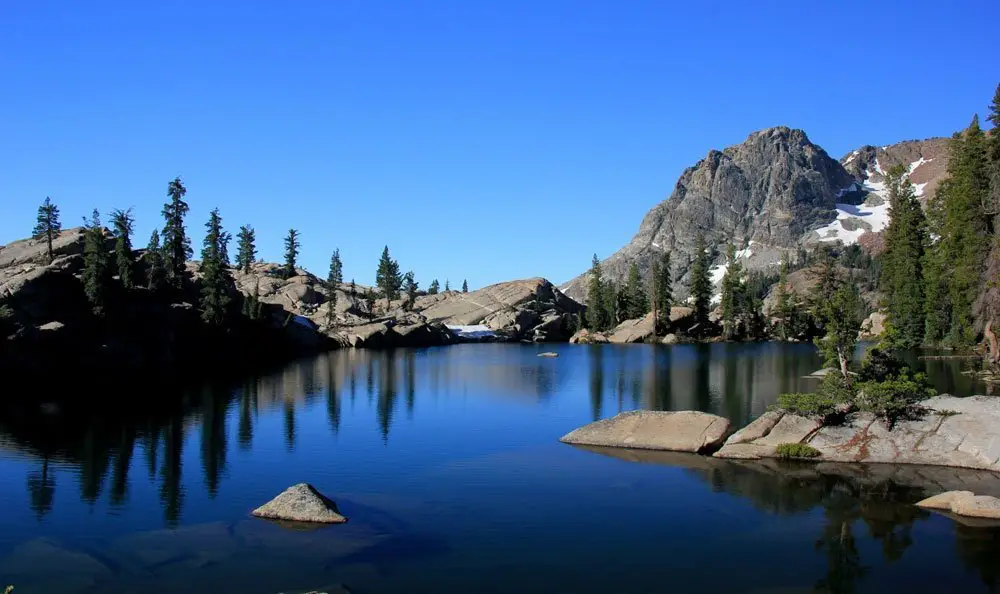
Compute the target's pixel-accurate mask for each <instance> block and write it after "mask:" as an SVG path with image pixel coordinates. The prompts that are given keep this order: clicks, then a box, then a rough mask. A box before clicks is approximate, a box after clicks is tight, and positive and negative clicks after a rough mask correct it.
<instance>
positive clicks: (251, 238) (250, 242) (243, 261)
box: [236, 225, 257, 274]
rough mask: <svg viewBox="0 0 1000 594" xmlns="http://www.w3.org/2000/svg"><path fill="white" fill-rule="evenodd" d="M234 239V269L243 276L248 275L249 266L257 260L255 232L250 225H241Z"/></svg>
mask: <svg viewBox="0 0 1000 594" xmlns="http://www.w3.org/2000/svg"><path fill="white" fill-rule="evenodd" d="M236 238H237V246H236V268H237V269H238V270H239V271H240V272H242V273H243V274H249V273H250V266H251V265H252V264H253V263H254V260H255V259H256V258H257V243H256V242H257V232H256V231H254V228H253V227H251V226H250V225H243V226H242V227H240V232H239V234H238V235H237V236H236Z"/></svg>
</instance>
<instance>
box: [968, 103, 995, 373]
mask: <svg viewBox="0 0 1000 594" xmlns="http://www.w3.org/2000/svg"><path fill="white" fill-rule="evenodd" d="M986 119H988V120H989V121H990V123H992V124H993V128H992V129H991V130H990V132H989V133H988V134H987V136H986V161H987V166H988V170H989V178H990V179H989V197H988V198H987V205H986V214H987V217H988V218H987V220H986V221H987V224H988V227H989V228H988V231H987V233H988V235H989V239H988V241H989V254H988V256H987V258H986V263H985V265H984V266H983V273H982V280H981V282H980V285H981V288H980V291H979V298H978V299H977V300H976V302H975V304H974V309H973V314H974V315H975V317H976V319H977V321H978V324H977V326H979V327H982V328H983V333H984V335H985V338H986V339H987V345H988V351H987V352H986V355H987V363H988V364H990V365H991V366H993V367H994V368H996V367H1000V344H998V341H997V338H996V336H997V333H996V332H997V331H996V326H997V323H998V321H1000V85H997V89H996V92H995V94H994V95H993V101H992V103H991V104H990V115H988V116H987V118H986Z"/></svg>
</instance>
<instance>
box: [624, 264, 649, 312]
mask: <svg viewBox="0 0 1000 594" xmlns="http://www.w3.org/2000/svg"><path fill="white" fill-rule="evenodd" d="M625 294H626V301H627V311H626V313H625V317H626V318H627V319H630V320H634V319H637V318H641V317H643V316H644V315H646V314H647V313H649V300H648V299H647V298H646V291H645V289H644V288H643V284H642V277H641V276H640V275H639V264H638V263H636V262H632V265H631V266H629V269H628V279H627V280H626V281H625Z"/></svg>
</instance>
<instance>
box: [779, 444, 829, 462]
mask: <svg viewBox="0 0 1000 594" xmlns="http://www.w3.org/2000/svg"><path fill="white" fill-rule="evenodd" d="M776 452H777V454H778V457H779V458H785V459H788V458H815V457H817V456H819V455H820V453H819V450H817V449H816V448H814V447H812V446H811V445H809V444H805V443H783V444H781V445H779V446H778V447H777V449H776Z"/></svg>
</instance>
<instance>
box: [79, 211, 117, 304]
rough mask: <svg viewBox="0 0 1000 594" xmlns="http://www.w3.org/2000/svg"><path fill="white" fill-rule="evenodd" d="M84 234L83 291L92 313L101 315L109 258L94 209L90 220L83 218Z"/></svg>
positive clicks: (108, 275)
mask: <svg viewBox="0 0 1000 594" xmlns="http://www.w3.org/2000/svg"><path fill="white" fill-rule="evenodd" d="M84 225H85V227H86V232H85V233H86V235H85V236H84V242H83V274H82V276H81V278H82V280H83V291H84V293H85V294H86V295H87V300H88V301H90V304H91V306H93V308H94V313H95V314H96V315H98V316H103V315H104V314H105V313H106V312H105V308H106V307H107V294H108V285H109V281H110V277H111V265H110V258H109V257H108V249H107V245H106V243H105V240H104V226H103V225H101V215H100V213H98V212H97V209H96V208H95V209H94V212H93V214H92V215H91V217H90V220H87V219H84Z"/></svg>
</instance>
